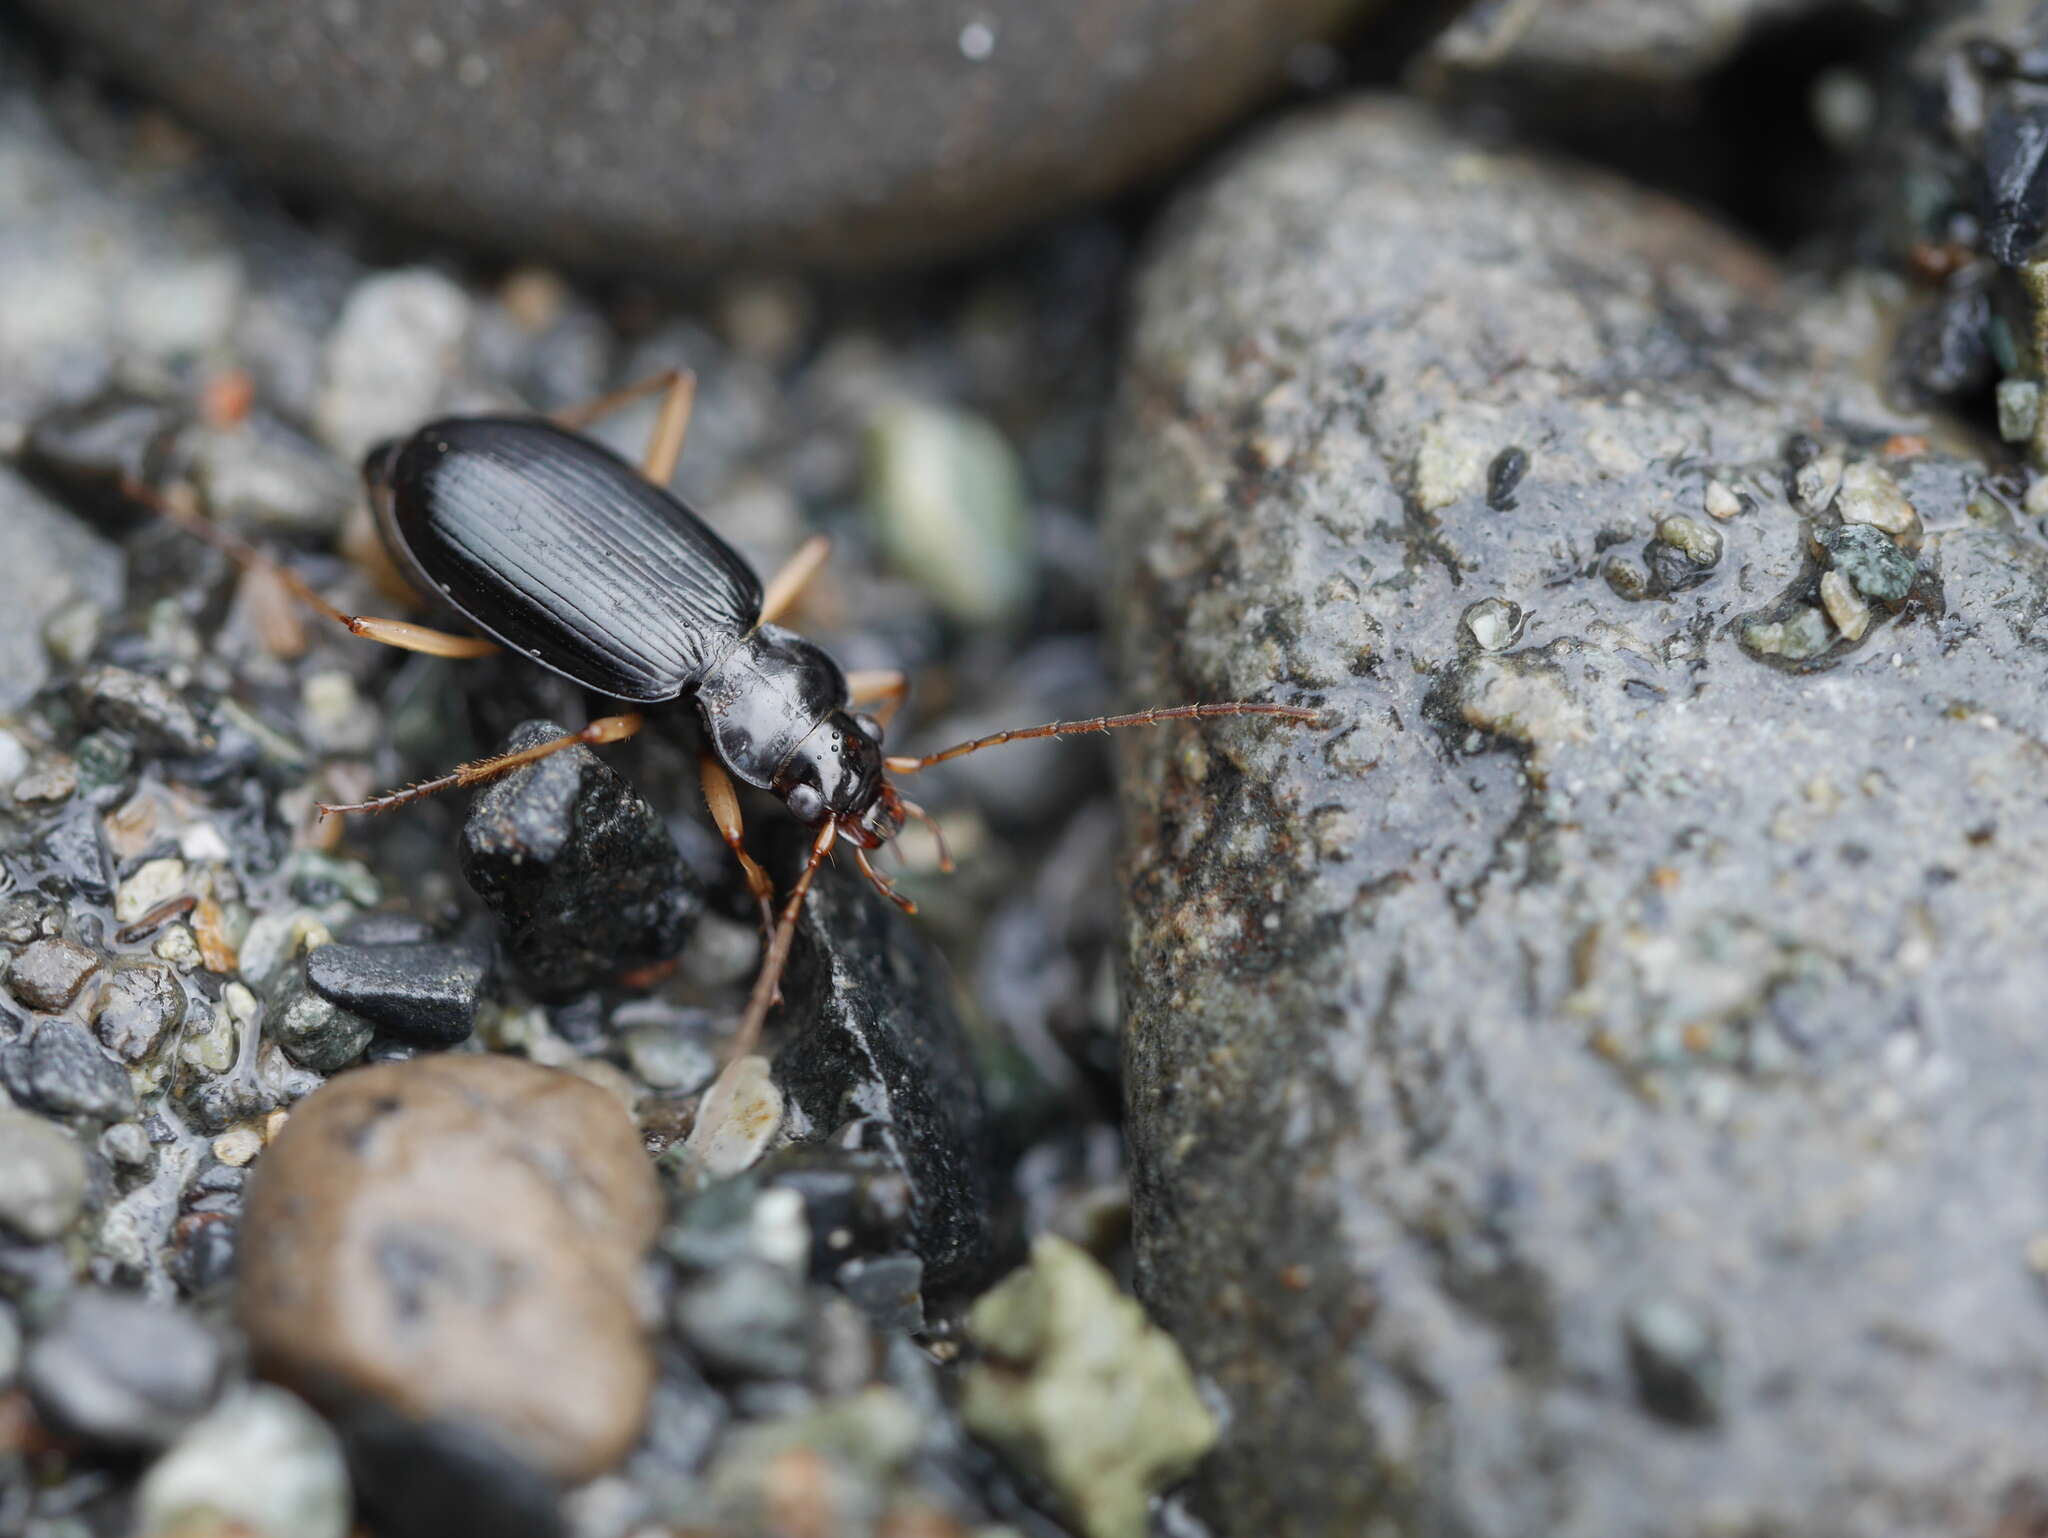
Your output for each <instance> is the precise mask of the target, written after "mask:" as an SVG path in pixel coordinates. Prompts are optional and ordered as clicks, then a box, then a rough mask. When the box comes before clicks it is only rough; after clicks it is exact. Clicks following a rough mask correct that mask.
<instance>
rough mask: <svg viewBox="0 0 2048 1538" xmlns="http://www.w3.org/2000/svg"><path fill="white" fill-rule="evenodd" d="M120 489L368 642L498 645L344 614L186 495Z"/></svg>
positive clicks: (444, 648) (138, 486) (440, 647)
mask: <svg viewBox="0 0 2048 1538" xmlns="http://www.w3.org/2000/svg"><path fill="white" fill-rule="evenodd" d="M121 491H122V494H123V495H124V496H128V497H132V498H133V499H134V500H135V501H137V502H140V503H141V504H142V505H143V506H145V507H147V508H149V509H150V510H151V511H152V512H155V513H156V514H158V515H159V516H160V517H162V518H163V519H165V520H166V521H167V522H170V523H174V524H176V525H177V526H178V527H179V528H181V529H183V530H184V531H185V532H186V533H187V534H190V535H191V536H192V537H193V538H194V539H197V540H200V541H202V542H204V543H205V544H208V545H211V546H212V547H213V548H214V549H216V550H218V551H220V552H221V554H223V555H225V556H226V557H227V558H228V559H229V560H231V561H233V562H234V563H235V564H236V565H237V566H239V567H241V568H242V570H244V571H246V572H250V573H252V574H255V575H258V576H262V577H265V578H268V579H269V580H271V581H273V582H275V583H277V584H278V585H279V586H280V587H282V588H283V589H284V590H285V591H286V592H288V593H290V594H291V595H292V597H294V598H296V599H297V600H298V601H299V602H300V603H302V604H304V605H305V606H306V607H307V608H309V609H311V610H312V611H313V612H314V613H316V614H318V615H320V616H321V617H322V618H324V619H330V620H332V621H334V623H335V624H337V625H339V626H341V627H342V628H343V629H344V630H346V631H348V633H349V634H350V635H359V636H361V637H362V638H363V639H364V640H366V641H376V642H378V643H379V644H380V645H384V646H395V647H397V648H398V649H399V650H400V651H410V652H426V653H428V654H429V655H431V656H435V657H487V656H489V655H490V654H491V653H492V652H494V651H496V650H497V649H498V647H497V645H496V643H495V642H491V641H486V640H484V639H483V638H482V637H480V636H466V635H453V634H450V633H449V632H448V631H445V630H432V629H429V628H428V627H427V626H425V625H415V624H413V623H412V622H410V621H409V620H402V619H378V618H375V617H374V616H371V615H367V614H345V613H343V612H342V611H341V610H340V609H337V608H336V607H335V606H334V605H333V604H331V603H329V602H328V601H327V600H326V599H325V598H322V597H321V596H320V594H319V593H318V592H317V591H315V590H314V587H313V585H312V583H310V582H308V581H307V580H306V579H305V578H304V577H302V576H300V575H299V574H298V573H297V572H295V571H293V570H292V569H291V568H290V567H289V566H287V565H285V564H284V562H282V561H279V560H275V559H273V558H272V557H270V556H268V555H265V554H264V553H263V552H262V551H261V550H258V549H257V548H256V547H255V546H254V545H252V544H250V543H249V542H248V541H247V540H246V539H243V538H242V537H241V536H240V535H239V534H235V533H232V532H230V531H229V530H227V529H225V528H222V527H221V526H220V525H219V524H217V523H215V522H214V521H213V520H212V519H211V518H209V517H207V516H206V515H205V514H204V513H202V512H200V511H199V510H198V508H196V507H194V506H191V505H190V504H189V503H188V502H187V501H185V500H184V499H182V498H180V497H178V496H176V495H172V494H165V493H162V492H158V491H155V490H152V489H151V488H150V487H148V486H145V485H143V484H142V483H141V482H140V481H137V480H133V479H129V480H124V481H122V483H121Z"/></svg>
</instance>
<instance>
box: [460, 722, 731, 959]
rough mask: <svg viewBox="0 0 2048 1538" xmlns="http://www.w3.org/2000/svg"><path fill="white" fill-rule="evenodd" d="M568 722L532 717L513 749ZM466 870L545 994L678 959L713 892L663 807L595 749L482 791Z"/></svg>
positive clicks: (471, 821) (466, 834)
mask: <svg viewBox="0 0 2048 1538" xmlns="http://www.w3.org/2000/svg"><path fill="white" fill-rule="evenodd" d="M563 730H564V728H562V727H560V726H557V725H555V724H554V723H553V722H550V721H528V722H526V723H525V724H524V725H522V726H521V727H520V728H519V729H518V730H517V731H515V732H513V733H512V735H511V736H510V737H509V738H508V739H507V740H506V742H505V744H504V751H507V752H511V751H516V750H518V749H520V748H524V747H531V746H532V745H533V744H535V743H537V742H543V741H545V740H546V739H548V738H550V737H557V736H560V735H561V734H562V732H563ZM459 854H460V858H461V861H462V874H463V876H464V878H465V879H466V880H467V881H468V882H469V884H470V888H471V889H472V890H473V891H474V892H475V893H476V894H477V896H478V897H480V898H482V899H483V900H484V903H485V904H486V905H487V906H488V907H489V908H490V909H491V911H492V912H493V913H495V914H497V916H498V917H499V919H501V920H502V921H503V922H504V924H505V927H506V935H505V941H504V943H505V949H506V951H507V952H508V953H509V954H510V955H511V956H512V958H513V960H514V961H515V962H516V963H517V964H518V966H519V969H520V971H521V973H522V974H523V975H524V977H525V979H526V981H527V984H528V986H529V987H530V988H531V989H532V990H533V991H534V993H535V994H537V995H538V996H539V997H541V998H561V997H566V996H568V995H571V994H576V993H581V992H583V991H584V990H586V989H588V988H590V987H592V986H594V985H596V984H599V983H607V982H612V981H614V980H615V979H616V978H617V977H618V975H619V974H620V973H622V972H625V971H629V970H631V969H632V968H634V967H638V966H646V965H650V964H657V963H660V962H665V961H669V960H671V959H673V958H674V956H675V954H676V952H677V951H678V950H680V949H681V948H682V945H683V942H684V941H685V940H686V939H687V938H688V937H689V934H690V929H691V926H692V925H693V924H694V923H695V922H696V918H697V914H698V912H699V911H700V910H701V909H702V907H703V900H704V899H703V888H702V884H701V883H700V881H699V880H698V877H697V875H696V873H695V872H694V871H692V870H691V869H690V868H689V867H688V866H687V865H685V864H684V863H683V859H682V856H681V855H680V854H678V853H677V852H676V846H675V840H674V839H673V838H671V837H670V836H669V832H668V829H667V827H666V826H665V825H664V824H663V823H662V820H661V817H660V815H659V814H658V813H657V812H656V811H655V810H654V808H653V807H652V806H650V805H649V804H648V803H647V801H646V800H644V799H643V798H642V797H641V796H640V795H639V794H638V793H637V792H635V791H634V790H633V788H632V787H631V786H630V785H628V784H627V783H626V781H625V780H624V779H623V778H622V777H621V776H620V775H619V774H618V772H617V771H616V770H614V769H612V768H611V767H610V766H609V765H608V764H606V763H605V762H604V761H603V760H602V759H601V758H599V757H598V756H597V755H596V754H595V753H593V752H591V751H590V749H588V748H585V747H574V748H569V749H567V750H565V751H563V752H560V753H556V754H553V755H552V756H550V757H548V758H545V759H542V760H541V761H540V762H539V763H536V764H529V765H528V766H526V767H525V768H523V769H518V770H515V771H513V772H512V773H511V774H508V775H506V776H505V777H504V778H503V779H502V780H499V781H498V782H497V783H495V784H493V785H489V786H487V787H485V788H484V789H483V790H482V791H480V792H478V794H477V797H476V800H475V802H474V803H473V804H472V805H471V807H470V811H469V817H468V819H467V820H466V821H465V822H464V823H463V825H462V843H461V847H460V851H459Z"/></svg>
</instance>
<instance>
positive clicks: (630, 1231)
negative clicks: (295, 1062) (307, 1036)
mask: <svg viewBox="0 0 2048 1538" xmlns="http://www.w3.org/2000/svg"><path fill="white" fill-rule="evenodd" d="M658 1216H659V1197H658V1194H657V1190H656V1186H655V1183H654V1178H653V1175H652V1172H651V1171H650V1169H649V1167H648V1165H647V1161H646V1157H645V1154H644V1152H643V1151H642V1149H641V1146H640V1140H639V1138H638V1136H637V1135H636V1134H635V1132H634V1129H633V1126H632V1123H631V1121H630V1120H629V1119H628V1118H627V1116H626V1114H625V1111H624V1109H623V1108H622V1107H621V1106H620V1105H619V1103H618V1101H617V1100H615V1099H613V1098H611V1097H610V1096H608V1095H607V1094H606V1093H605V1092H604V1091H603V1090H601V1089H598V1088H597V1087H595V1086H594V1085H591V1084H589V1083H587V1082H585V1081H583V1080H581V1079H578V1078H575V1077H573V1076H571V1075H568V1074H565V1073H562V1072H559V1071H557V1070H551V1069H546V1068H541V1067H538V1066H536V1065H534V1064H531V1063H524V1062H520V1061H518V1060H516V1059H511V1058H504V1057H496V1056H457V1057H434V1058H421V1059H418V1060H416V1061H413V1062H405V1063H387V1064H382V1065H379V1066H376V1067H371V1068H365V1069H361V1070H359V1071H357V1072H355V1073H353V1074H350V1075H348V1076H347V1077H345V1078H343V1079H341V1080H340V1081H339V1082H337V1083H336V1084H335V1085H333V1086H332V1087H331V1088H328V1089H326V1090H324V1091H323V1092H322V1093H321V1094H320V1095H319V1096H318V1097H316V1098H314V1099H311V1100H308V1101H307V1102H305V1103H304V1104H303V1105H301V1106H300V1108H299V1109H298V1110H297V1111H296V1112H295V1113H294V1114H293V1117H292V1119H291V1123H290V1124H289V1126H288V1127H287V1128H286V1130H285V1133H284V1135H283V1136H282V1137H281V1138H280V1139H279V1140H278V1142H277V1144H276V1145H275V1146H274V1147H273V1148H272V1149H271V1150H270V1152H269V1153H268V1155H267V1156H266V1158H265V1160H264V1164H263V1168H262V1170H261V1172H260V1176H259V1179H258V1181H257V1183H256V1185H255V1188H254V1190H253V1191H252V1193H251V1196H250V1201H249V1207H248V1212H247V1216H246V1218H245V1220H244V1222H243V1225H242V1237H241V1250H242V1260H241V1283H242V1290H241V1316H242V1320H243V1322H244V1324H245V1326H246V1327H247V1329H248V1331H249V1336H250V1340H251V1342H252V1344H253V1346H254V1348H255V1351H256V1353H257V1355H258V1358H259V1360H260V1361H262V1362H263V1364H264V1365H265V1367H266V1370H267V1371H269V1372H270V1373H272V1374H274V1375H275V1376H277V1377H278V1378H279V1379H280V1380H282V1381H284V1382H287V1383H289V1384H292V1385H295V1386H297V1387H298V1388H299V1389H300V1390H301V1391H302V1392H304V1393H305V1394H307V1395H308V1396H309V1397H310V1398H312V1399H313V1400H314V1401H315V1402H318V1403H324V1404H326V1405H328V1406H330V1407H343V1408H345V1407H347V1406H348V1405H350V1404H351V1403H353V1402H365V1403H367V1404H368V1405H369V1406H371V1407H372V1411H371V1413H372V1414H375V1413H376V1412H379V1411H382V1412H392V1413H395V1414H396V1415H397V1416H398V1417H399V1418H400V1419H402V1420H404V1421H407V1422H411V1423H416V1424H426V1425H433V1424H439V1423H448V1424H449V1425H451V1426H452V1427H454V1428H456V1431H458V1432H460V1433H462V1434H463V1435H471V1434H476V1435H481V1436H483V1437H484V1438H486V1439H487V1440H490V1441H492V1442H494V1443H496V1444H497V1445H498V1446H499V1447H500V1448H501V1449H503V1450H504V1451H505V1452H507V1453H509V1454H511V1455H512V1456H513V1457H514V1458H515V1459H517V1460H518V1461H520V1462H524V1463H530V1464H532V1465H533V1466H535V1467H537V1468H539V1469H541V1470H543V1471H546V1472H548V1473H550V1474H552V1475H554V1476H556V1477H558V1478H578V1477H587V1476H589V1475H591V1474H595V1473H598V1472H600V1471H602V1470H603V1469H605V1468H606V1467H608V1466H610V1465H611V1464H612V1463H615V1462H616V1461H617V1460H618V1459H619V1458H620V1457H621V1456H623V1455H624V1453H625V1451H626V1449H627V1448H628V1447H629V1446H631V1444H632V1441H633V1438H634V1436H635V1435H636V1433H637V1432H638V1430H639V1427H640V1420H641V1416H642V1414H643V1412H644V1409H645V1406H646V1402H647V1395H648V1390H649V1386H650V1383H651V1380H652V1361H651V1358H650V1355H649V1352H648V1348H647V1344H646V1341H645V1340H644V1338H643V1333H644V1326H643V1323H642V1321H641V1318H640V1313H639V1309H638V1307H637V1306H636V1302H635V1296H634V1288H635V1272H636V1268H637V1266H638V1264H639V1259H640V1254H641V1251H642V1250H643V1249H644V1248H645V1246H646V1245H647V1243H648V1242H649V1240H650V1239H651V1238H652V1237H653V1235H654V1230H655V1226H656V1223H657V1220H658Z"/></svg>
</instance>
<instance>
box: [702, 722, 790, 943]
mask: <svg viewBox="0 0 2048 1538" xmlns="http://www.w3.org/2000/svg"><path fill="white" fill-rule="evenodd" d="M697 782H698V783H699V784H700V785H702V786H703V787H704V804H705V805H706V806H708V807H710V808H711V820H712V822H714V823H716V824H717V825H718V833H719V837H721V838H723V839H724V840H725V846H726V848H728V849H730V850H731V851H732V852H733V854H734V855H735V856H737V857H738V859H739V862H740V869H741V870H743V871H745V872H746V873H747V886H748V888H749V890H751V891H752V892H753V894H754V898H755V900H756V901H757V902H759V903H760V904H761V928H762V931H763V932H764V933H766V934H768V935H771V936H772V935H773V934H774V932H775V883H774V882H773V881H771V880H769V879H768V872H766V871H765V870H763V869H761V867H760V866H759V865H758V864H757V863H756V862H755V860H754V857H753V856H752V855H750V854H748V853H747V846H746V842H745V837H746V825H745V824H744V823H743V822H742V821H741V820H740V798H739V794H738V792H736V791H735V790H734V789H733V788H732V776H731V775H729V774H727V773H726V772H725V766H724V765H723V764H721V763H719V761H718V759H717V757H716V755H714V754H713V753H712V752H710V750H709V749H706V750H705V751H703V752H700V753H699V754H698V755H697Z"/></svg>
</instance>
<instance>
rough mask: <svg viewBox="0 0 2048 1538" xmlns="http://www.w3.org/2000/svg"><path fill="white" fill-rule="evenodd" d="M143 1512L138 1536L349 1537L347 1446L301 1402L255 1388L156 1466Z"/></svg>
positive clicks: (141, 1497)
mask: <svg viewBox="0 0 2048 1538" xmlns="http://www.w3.org/2000/svg"><path fill="white" fill-rule="evenodd" d="M135 1514H136V1533H137V1538H173V1535H176V1538H184V1535H188V1534H200V1533H225V1532H234V1533H238V1534H245V1535H247V1538H347V1535H348V1533H349V1528H350V1522H351V1512H350V1497H349V1481H348V1467H347V1464H346V1462H345V1461H344V1459H343V1456H342V1451H341V1441H340V1439H339V1438H338V1437H337V1436H336V1435H335V1434H334V1431H333V1429H332V1428H331V1427H330V1426H329V1425H328V1424H327V1422H326V1421H324V1420H322V1419H321V1418H320V1417H319V1416H318V1415H316V1414H314V1413H313V1411H312V1410H310V1409H308V1408H307V1407H306V1405H305V1404H304V1403H303V1402H302V1401H301V1400H299V1399H298V1398H297V1397H296V1396H295V1395H292V1394H289V1393H287V1392H286V1391H285V1390H283V1389H281V1388H276V1387H273V1386H272V1385H270V1384H268V1383H253V1384H250V1385H249V1386H247V1387H246V1388H243V1389H241V1390H240V1391H238V1392H236V1393H234V1394H232V1395H230V1396H229V1397H228V1398H226V1399H224V1400H222V1401H221V1402H220V1404H218V1405H216V1406H215V1407H214V1408H213V1409H212V1410H211V1411H210V1412H208V1414H207V1415H206V1416H205V1418H203V1419H202V1420H200V1421H198V1422H196V1423H195V1424H194V1425H192V1426H191V1427H190V1428H189V1429H187V1430H186V1432H185V1433H184V1435H183V1436H181V1437H179V1438H178V1440H177V1441H176V1442H175V1443H173V1444H172V1445H171V1448H170V1450H169V1451H168V1452H166V1453H165V1454H164V1455H163V1456H162V1457H161V1458H159V1459H157V1461H156V1462H155V1463H154V1464H153V1465H152V1466H151V1467H150V1470H149V1472H148V1473H147V1474H145V1475H144V1476H143V1478H142V1484H141V1487H140V1488H139V1489H138V1491H137V1492H136V1501H135Z"/></svg>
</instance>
